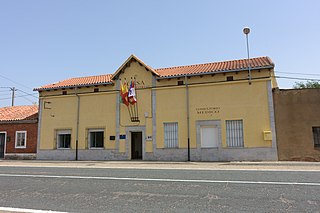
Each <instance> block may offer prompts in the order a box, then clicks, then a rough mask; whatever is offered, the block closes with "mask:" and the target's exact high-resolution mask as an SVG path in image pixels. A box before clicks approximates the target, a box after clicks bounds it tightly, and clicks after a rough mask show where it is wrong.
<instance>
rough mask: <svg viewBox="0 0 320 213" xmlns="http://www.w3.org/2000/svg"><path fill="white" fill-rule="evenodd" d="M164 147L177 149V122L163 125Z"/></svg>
mask: <svg viewBox="0 0 320 213" xmlns="http://www.w3.org/2000/svg"><path fill="white" fill-rule="evenodd" d="M164 145H165V147H166V148H178V122H172V123H164Z"/></svg>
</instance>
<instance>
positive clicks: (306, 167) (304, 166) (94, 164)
mask: <svg viewBox="0 0 320 213" xmlns="http://www.w3.org/2000/svg"><path fill="white" fill-rule="evenodd" d="M0 167H63V168H113V169H121V168H122V169H184V170H189V169H190V170H270V171H271V170H272V171H274V170H277V171H282V170H284V171H320V162H297V161H263V162H251V161H250V162H249V161H244V162H163V161H43V160H0Z"/></svg>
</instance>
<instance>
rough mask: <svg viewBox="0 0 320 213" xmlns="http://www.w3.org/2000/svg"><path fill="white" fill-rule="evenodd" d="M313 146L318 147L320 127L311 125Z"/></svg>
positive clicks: (319, 145)
mask: <svg viewBox="0 0 320 213" xmlns="http://www.w3.org/2000/svg"><path fill="white" fill-rule="evenodd" d="M312 132H313V142H314V148H320V127H312Z"/></svg>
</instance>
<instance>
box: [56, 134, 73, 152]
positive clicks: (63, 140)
mask: <svg viewBox="0 0 320 213" xmlns="http://www.w3.org/2000/svg"><path fill="white" fill-rule="evenodd" d="M70 144H71V130H58V131H57V147H58V148H59V149H70Z"/></svg>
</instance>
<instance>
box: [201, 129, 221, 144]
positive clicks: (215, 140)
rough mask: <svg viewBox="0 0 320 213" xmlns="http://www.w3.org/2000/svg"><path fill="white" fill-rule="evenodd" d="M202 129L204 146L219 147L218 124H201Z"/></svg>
mask: <svg viewBox="0 0 320 213" xmlns="http://www.w3.org/2000/svg"><path fill="white" fill-rule="evenodd" d="M200 131H201V132H200V136H201V147H202V148H217V147H218V146H219V134H218V127H217V126H201V129H200Z"/></svg>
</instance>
